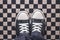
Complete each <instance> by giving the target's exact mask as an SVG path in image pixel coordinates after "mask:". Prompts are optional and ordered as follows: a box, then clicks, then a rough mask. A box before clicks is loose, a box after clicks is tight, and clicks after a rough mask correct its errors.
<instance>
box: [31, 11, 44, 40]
mask: <svg viewBox="0 0 60 40" xmlns="http://www.w3.org/2000/svg"><path fill="white" fill-rule="evenodd" d="M31 18H32V20H31V21H32V32H31V36H32V39H33V40H34V39H35V40H44V39H43V34H44V28H45V24H44V23H45V16H44V14H43V12H42V11H41V10H34V12H33V15H32V17H31Z"/></svg>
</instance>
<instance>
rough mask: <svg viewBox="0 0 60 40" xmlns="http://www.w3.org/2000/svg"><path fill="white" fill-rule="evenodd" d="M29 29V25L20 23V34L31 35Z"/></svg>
mask: <svg viewBox="0 0 60 40" xmlns="http://www.w3.org/2000/svg"><path fill="white" fill-rule="evenodd" d="M28 28H29V26H28V23H19V30H20V33H23V32H26V33H29V31H28V30H29V29H28Z"/></svg>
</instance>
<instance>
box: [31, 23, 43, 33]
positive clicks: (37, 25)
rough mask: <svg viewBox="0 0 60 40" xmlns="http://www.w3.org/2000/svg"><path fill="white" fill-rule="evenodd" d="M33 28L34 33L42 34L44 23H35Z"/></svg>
mask: <svg viewBox="0 0 60 40" xmlns="http://www.w3.org/2000/svg"><path fill="white" fill-rule="evenodd" d="M32 27H33V28H32V32H34V31H38V32H41V28H42V23H33V25H32Z"/></svg>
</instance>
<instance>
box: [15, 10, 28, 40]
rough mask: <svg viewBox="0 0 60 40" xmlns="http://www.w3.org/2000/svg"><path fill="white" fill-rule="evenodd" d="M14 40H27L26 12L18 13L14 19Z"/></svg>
mask: <svg viewBox="0 0 60 40" xmlns="http://www.w3.org/2000/svg"><path fill="white" fill-rule="evenodd" d="M16 34H17V37H16V38H15V40H28V39H29V38H28V37H29V15H28V12H27V11H20V12H19V13H18V14H17V17H16Z"/></svg>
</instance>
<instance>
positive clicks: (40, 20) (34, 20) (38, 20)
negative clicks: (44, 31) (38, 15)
mask: <svg viewBox="0 0 60 40" xmlns="http://www.w3.org/2000/svg"><path fill="white" fill-rule="evenodd" d="M32 22H36V23H41V22H45V20H44V19H32Z"/></svg>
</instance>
